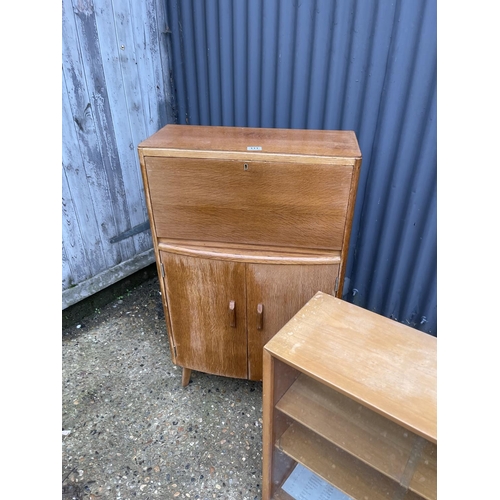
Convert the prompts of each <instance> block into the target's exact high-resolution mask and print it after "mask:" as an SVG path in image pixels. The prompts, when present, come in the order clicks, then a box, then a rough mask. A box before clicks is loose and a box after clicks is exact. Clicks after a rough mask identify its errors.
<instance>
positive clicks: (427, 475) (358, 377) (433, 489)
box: [263, 292, 437, 500]
mask: <svg viewBox="0 0 500 500" xmlns="http://www.w3.org/2000/svg"><path fill="white" fill-rule="evenodd" d="M263 378H264V381H263V499H264V500H269V499H271V498H272V499H289V498H291V497H290V496H289V495H288V494H287V493H286V492H284V491H283V490H282V489H281V486H282V485H283V483H284V481H285V480H286V478H287V477H288V476H289V475H290V473H291V472H292V471H293V469H294V467H295V466H296V464H297V463H300V464H302V465H304V466H305V467H307V468H308V469H310V470H311V471H312V472H314V473H315V474H317V475H318V476H320V477H321V478H322V479H323V480H325V481H327V482H328V483H330V484H332V485H333V486H335V487H336V488H338V489H339V490H341V491H343V492H344V493H345V494H346V495H348V496H350V497H352V498H353V499H356V500H357V499H359V500H382V499H384V500H387V499H391V500H399V499H405V500H421V499H426V500H435V499H436V497H437V423H436V338H435V337H432V336H430V335H428V334H425V333H422V332H419V331H418V330H415V329H413V328H410V327H407V326H405V325H402V324H400V323H397V322H395V321H393V320H390V319H388V318H385V317H383V316H380V315H378V314H375V313H372V312H370V311H367V310H365V309H363V308H360V307H358V306H355V305H353V304H349V303H347V302H345V301H342V300H340V299H338V298H335V297H333V296H331V295H328V294H325V293H323V292H318V293H317V294H316V295H315V296H314V297H313V298H312V299H311V300H310V301H309V302H308V303H307V304H306V305H305V306H304V307H303V308H302V309H301V310H300V311H299V312H298V313H297V314H296V315H295V316H294V317H293V318H292V319H291V320H290V321H289V322H288V323H287V324H286V325H285V326H284V327H283V328H282V329H281V330H280V331H279V332H278V333H277V334H276V335H275V336H274V337H273V338H272V339H271V340H270V341H269V342H268V343H267V344H266V345H265V346H264V372H263Z"/></svg>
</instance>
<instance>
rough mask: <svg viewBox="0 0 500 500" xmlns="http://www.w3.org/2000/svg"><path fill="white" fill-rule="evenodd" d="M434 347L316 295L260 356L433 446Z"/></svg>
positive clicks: (432, 341)
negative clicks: (274, 359) (301, 374)
mask: <svg viewBox="0 0 500 500" xmlns="http://www.w3.org/2000/svg"><path fill="white" fill-rule="evenodd" d="M436 347H437V345H436V338H435V337H432V336H431V335H428V334H425V333H422V332H419V331H417V330H415V329H413V328H410V327H407V326H405V325H402V324H400V323H397V322H396V321H393V320H391V319H388V318H385V317H383V316H380V315H378V314H375V313H373V312H370V311H367V310H366V309H363V308H361V307H358V306H355V305H353V304H349V303H347V302H345V301H342V300H340V299H337V298H335V297H332V296H330V295H327V294H324V293H322V292H318V293H317V294H316V295H315V296H314V297H313V298H312V299H311V300H310V301H309V302H308V303H307V304H306V305H305V306H304V308H302V309H301V310H300V311H299V312H298V313H297V314H296V315H295V316H294V317H293V318H292V319H291V320H290V321H289V322H288V323H287V324H286V325H285V326H284V327H283V328H282V329H281V330H280V332H279V333H278V334H277V335H275V336H274V337H273V338H272V339H271V340H270V341H269V342H268V343H267V344H266V346H265V349H266V350H268V351H269V352H270V353H271V354H272V355H273V356H276V357H277V358H279V359H282V360H286V362H287V363H289V364H291V365H292V366H294V367H296V368H297V369H299V370H300V371H302V372H304V373H306V374H307V375H308V376H310V377H312V378H314V379H316V380H318V381H320V382H322V383H324V384H326V385H327V386H329V387H331V388H333V389H335V390H338V391H339V392H341V393H342V394H345V395H347V396H349V397H350V398H352V399H354V400H355V401H358V402H360V403H362V404H363V405H365V406H366V407H368V408H371V409H372V410H374V411H375V412H377V413H380V414H381V415H383V416H385V417H387V418H389V419H391V420H393V421H394V422H396V423H397V424H399V425H401V426H403V427H405V428H406V429H408V430H410V431H412V432H414V433H416V434H418V435H420V436H422V437H424V438H425V439H427V440H429V441H431V442H433V443H436V442H437V420H436V416H437V401H436V361H437V360H436Z"/></svg>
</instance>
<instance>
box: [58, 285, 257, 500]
mask: <svg viewBox="0 0 500 500" xmlns="http://www.w3.org/2000/svg"><path fill="white" fill-rule="evenodd" d="M63 328H64V329H63V337H62V424H63V429H62V498H63V500H70V499H75V500H77V499H78V500H79V499H89V500H97V499H101V498H109V499H123V500H125V499H135V498H144V499H156V498H158V499H176V498H179V499H181V498H190V499H203V500H205V499H207V500H208V499H213V498H222V499H228V500H231V499H248V500H250V499H252V500H255V499H260V498H261V477H262V383H261V382H251V381H247V380H237V379H230V378H225V377H218V376H214V375H207V374H203V373H199V372H193V374H192V377H191V382H190V384H189V385H188V386H187V387H185V388H183V387H181V369H180V368H178V367H176V366H175V365H173V364H172V361H171V357H170V349H169V345H168V339H167V334H166V325H165V318H164V314H163V309H162V306H161V296H160V288H159V284H158V278H157V277H156V276H155V277H153V278H152V279H148V280H147V281H146V282H144V283H142V284H140V285H139V286H137V287H136V288H134V289H132V290H129V291H127V292H125V293H124V295H123V296H118V297H116V298H115V300H113V301H112V302H111V303H109V304H107V305H105V306H103V307H102V308H100V309H96V310H95V311H94V312H93V313H92V314H91V315H89V316H87V317H85V318H83V319H81V321H78V322H77V323H76V324H73V325H71V326H68V325H66V326H65V327H63Z"/></svg>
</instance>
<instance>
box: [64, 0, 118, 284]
mask: <svg viewBox="0 0 500 500" xmlns="http://www.w3.org/2000/svg"><path fill="white" fill-rule="evenodd" d="M62 8H63V11H62V32H63V38H62V40H63V45H62V61H63V93H62V97H63V101H62V102H63V109H62V111H63V115H62V118H63V141H62V163H63V170H64V171H65V175H66V178H67V181H68V186H69V189H70V191H71V196H72V199H73V203H74V204H75V210H76V213H77V214H78V218H79V219H80V220H81V221H83V222H84V228H85V229H84V231H83V232H82V234H81V236H82V240H83V241H84V243H82V244H83V245H84V248H85V251H86V252H87V254H88V256H89V258H88V261H87V263H88V266H89V267H88V271H89V272H90V273H91V274H92V275H95V274H98V273H99V272H102V271H103V270H104V269H106V268H107V267H112V266H113V265H114V264H116V263H117V262H118V261H119V256H118V254H117V253H116V252H115V253H112V252H109V253H106V254H104V251H103V247H102V242H103V240H104V239H106V237H108V236H109V237H112V234H111V231H110V230H109V229H108V228H110V229H112V224H113V221H112V220H111V218H110V207H109V206H107V205H104V203H105V199H106V198H105V197H104V196H103V197H101V195H102V190H101V189H100V185H101V184H102V182H103V179H102V178H101V176H100V175H99V169H98V166H99V165H100V163H101V155H100V151H99V147H98V144H97V137H96V135H95V125H94V123H93V116H92V113H89V112H88V107H87V105H88V103H89V96H88V90H87V86H86V83H85V75H84V71H83V66H82V61H81V58H80V52H79V50H78V36H77V33H76V28H75V24H74V16H73V9H72V6H71V2H70V1H69V0H65V1H63V3H62ZM74 223H75V224H76V221H74ZM87 263H86V262H85V261H80V263H79V265H81V266H82V267H86V266H87ZM77 281H78V280H77V279H74V280H73V283H75V282H77Z"/></svg>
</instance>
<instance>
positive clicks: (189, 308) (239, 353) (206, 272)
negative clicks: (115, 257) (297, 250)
mask: <svg viewBox="0 0 500 500" xmlns="http://www.w3.org/2000/svg"><path fill="white" fill-rule="evenodd" d="M160 255H161V260H162V263H163V266H164V268H165V288H166V291H167V300H168V310H169V315H170V327H171V330H172V338H173V341H174V345H175V348H176V351H177V356H176V358H175V359H176V364H178V365H180V366H183V367H185V368H190V369H192V370H196V371H201V372H205V373H213V374H216V375H224V376H228V377H237V378H246V377H247V333H246V296H245V264H242V263H237V262H236V263H233V262H226V261H219V260H211V259H203V258H197V257H188V256H184V255H176V254H170V253H167V252H160Z"/></svg>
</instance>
